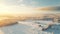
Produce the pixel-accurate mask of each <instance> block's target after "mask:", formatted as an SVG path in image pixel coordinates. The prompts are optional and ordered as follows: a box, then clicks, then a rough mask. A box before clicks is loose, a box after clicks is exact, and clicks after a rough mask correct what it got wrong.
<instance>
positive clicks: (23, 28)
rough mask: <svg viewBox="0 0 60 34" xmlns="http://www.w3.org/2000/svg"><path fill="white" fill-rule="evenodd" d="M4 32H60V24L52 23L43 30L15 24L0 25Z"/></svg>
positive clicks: (44, 33)
mask: <svg viewBox="0 0 60 34" xmlns="http://www.w3.org/2000/svg"><path fill="white" fill-rule="evenodd" d="M0 29H1V31H2V32H3V33H4V34H60V25H53V26H52V27H51V28H48V29H47V30H45V31H39V30H38V29H32V28H31V26H27V25H23V24H15V25H11V26H6V27H0Z"/></svg>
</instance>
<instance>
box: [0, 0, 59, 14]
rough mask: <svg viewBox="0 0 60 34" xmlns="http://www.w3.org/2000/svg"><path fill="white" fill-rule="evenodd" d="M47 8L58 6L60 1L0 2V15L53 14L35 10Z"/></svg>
mask: <svg viewBox="0 0 60 34" xmlns="http://www.w3.org/2000/svg"><path fill="white" fill-rule="evenodd" d="M48 6H60V0H0V14H38V13H49V12H50V13H54V12H53V11H41V10H36V8H39V9H40V8H41V7H48ZM56 13H58V12H57V11H56Z"/></svg>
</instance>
